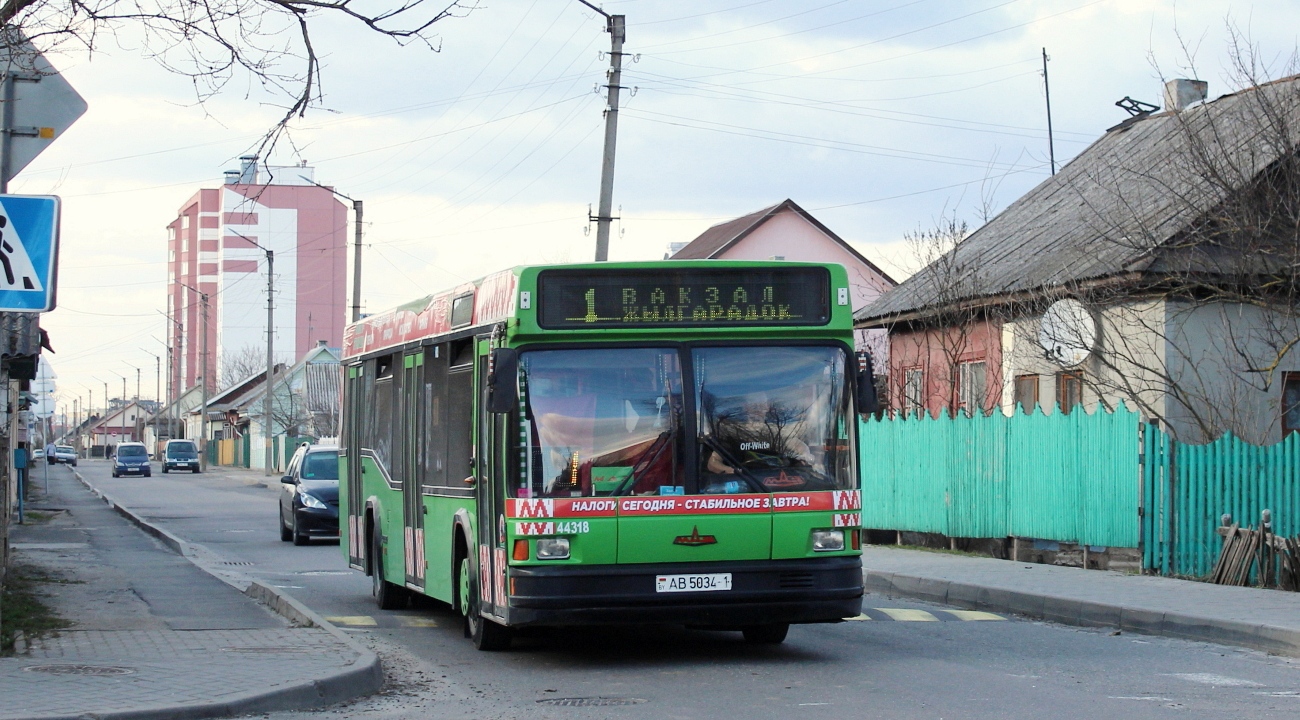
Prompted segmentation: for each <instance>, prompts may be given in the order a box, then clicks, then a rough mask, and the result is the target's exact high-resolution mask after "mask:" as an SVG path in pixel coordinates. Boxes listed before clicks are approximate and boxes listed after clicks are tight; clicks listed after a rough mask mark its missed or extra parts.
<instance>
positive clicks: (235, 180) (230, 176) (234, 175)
mask: <svg viewBox="0 0 1300 720" xmlns="http://www.w3.org/2000/svg"><path fill="white" fill-rule="evenodd" d="M226 184H227V185H238V184H239V171H238V170H227V171H226Z"/></svg>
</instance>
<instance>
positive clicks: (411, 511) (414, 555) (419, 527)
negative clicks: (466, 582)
mask: <svg viewBox="0 0 1300 720" xmlns="http://www.w3.org/2000/svg"><path fill="white" fill-rule="evenodd" d="M423 391H424V351H423V350H419V351H416V352H414V353H411V354H409V355H406V356H404V357H403V358H402V423H401V427H402V457H401V458H400V459H398V462H399V463H401V466H402V518H403V520H402V528H403V532H402V539H403V540H404V541H405V543H404V547H405V548H406V563H405V567H406V584H407V585H408V586H412V587H415V588H417V589H419V590H420V591H421V592H423V591H424V570H425V561H424V499H423V489H424V477H423V473H422V472H421V464H420V459H421V458H422V457H423V456H424V452H425V447H424V444H425V433H424V418H425V416H426V414H425V412H424V404H425V403H426V402H428V399H427V398H426V397H424V392H423Z"/></svg>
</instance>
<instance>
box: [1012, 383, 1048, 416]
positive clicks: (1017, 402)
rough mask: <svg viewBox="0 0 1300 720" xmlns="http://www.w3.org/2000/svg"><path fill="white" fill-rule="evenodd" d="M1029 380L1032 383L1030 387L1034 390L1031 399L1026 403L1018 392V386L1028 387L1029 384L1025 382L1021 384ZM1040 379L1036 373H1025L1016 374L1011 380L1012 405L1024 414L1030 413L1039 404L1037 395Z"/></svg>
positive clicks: (1039, 391) (1038, 393)
mask: <svg viewBox="0 0 1300 720" xmlns="http://www.w3.org/2000/svg"><path fill="white" fill-rule="evenodd" d="M1031 381H1032V383H1033V385H1032V387H1033V390H1034V392H1033V399H1032V401H1031V402H1030V403H1029V404H1028V405H1026V404H1025V398H1024V397H1023V396H1021V394H1020V388H1021V387H1022V386H1023V387H1029V385H1027V384H1025V385H1022V383H1029V382H1031ZM1041 381H1042V377H1041V376H1040V375H1038V374H1037V373H1026V374H1024V375H1017V376H1016V377H1015V380H1013V381H1012V382H1013V384H1012V390H1011V400H1012V405H1013V406H1015V407H1017V408H1019V409H1020V410H1021V411H1022V412H1024V413H1025V414H1026V415H1028V414H1030V413H1031V412H1033V411H1034V410H1035V409H1037V408H1038V405H1039V395H1040V393H1041V388H1040V387H1039V383H1040V382H1041Z"/></svg>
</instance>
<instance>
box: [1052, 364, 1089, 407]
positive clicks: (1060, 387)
mask: <svg viewBox="0 0 1300 720" xmlns="http://www.w3.org/2000/svg"><path fill="white" fill-rule="evenodd" d="M1056 402H1057V404H1058V405H1059V406H1060V408H1061V412H1063V413H1065V414H1066V415H1069V414H1070V411H1071V410H1073V409H1074V407H1075V406H1076V405H1080V404H1082V403H1083V378H1081V377H1079V375H1078V374H1076V373H1057V375H1056Z"/></svg>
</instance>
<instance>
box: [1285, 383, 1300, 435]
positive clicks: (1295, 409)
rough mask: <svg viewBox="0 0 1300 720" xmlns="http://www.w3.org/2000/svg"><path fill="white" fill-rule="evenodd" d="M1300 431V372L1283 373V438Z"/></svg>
mask: <svg viewBox="0 0 1300 720" xmlns="http://www.w3.org/2000/svg"><path fill="white" fill-rule="evenodd" d="M1296 430H1300V372H1289V373H1282V437H1286V436H1287V435H1290V434H1291V433H1292V432H1295V431H1296Z"/></svg>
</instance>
